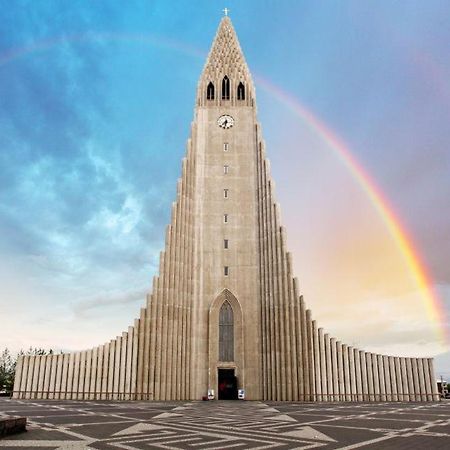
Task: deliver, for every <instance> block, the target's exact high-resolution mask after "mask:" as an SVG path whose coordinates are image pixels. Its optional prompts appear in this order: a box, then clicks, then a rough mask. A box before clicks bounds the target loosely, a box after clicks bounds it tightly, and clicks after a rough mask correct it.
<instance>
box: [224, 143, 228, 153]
mask: <svg viewBox="0 0 450 450" xmlns="http://www.w3.org/2000/svg"><path fill="white" fill-rule="evenodd" d="M223 151H224V152H227V151H228V142H225V143H224V144H223Z"/></svg>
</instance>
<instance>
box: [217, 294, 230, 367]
mask: <svg viewBox="0 0 450 450" xmlns="http://www.w3.org/2000/svg"><path fill="white" fill-rule="evenodd" d="M219 360H220V361H233V360H234V315H233V308H232V307H231V305H230V304H229V303H228V302H227V301H225V302H224V303H223V305H222V306H221V308H220V312H219Z"/></svg>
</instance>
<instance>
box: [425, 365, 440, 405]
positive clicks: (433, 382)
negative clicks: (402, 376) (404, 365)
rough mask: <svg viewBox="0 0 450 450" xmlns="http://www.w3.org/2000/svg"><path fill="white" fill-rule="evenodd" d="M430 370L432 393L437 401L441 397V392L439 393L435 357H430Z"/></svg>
mask: <svg viewBox="0 0 450 450" xmlns="http://www.w3.org/2000/svg"><path fill="white" fill-rule="evenodd" d="M428 370H429V371H430V380H431V393H432V395H433V401H436V402H437V401H439V399H440V397H439V393H438V389H437V383H436V375H435V372H434V360H433V358H429V359H428Z"/></svg>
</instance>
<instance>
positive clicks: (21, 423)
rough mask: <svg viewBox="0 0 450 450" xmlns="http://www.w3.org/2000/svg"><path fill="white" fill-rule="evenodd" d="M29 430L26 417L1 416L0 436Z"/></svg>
mask: <svg viewBox="0 0 450 450" xmlns="http://www.w3.org/2000/svg"><path fill="white" fill-rule="evenodd" d="M26 430H27V418H26V417H0V438H1V437H3V436H9V435H10V434H16V433H21V432H22V431H26Z"/></svg>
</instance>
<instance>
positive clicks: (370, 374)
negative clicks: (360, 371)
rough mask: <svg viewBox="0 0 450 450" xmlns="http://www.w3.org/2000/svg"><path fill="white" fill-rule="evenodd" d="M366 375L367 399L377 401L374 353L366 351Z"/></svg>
mask: <svg viewBox="0 0 450 450" xmlns="http://www.w3.org/2000/svg"><path fill="white" fill-rule="evenodd" d="M365 356H366V367H365V369H366V377H367V400H368V401H371V402H373V401H376V397H375V387H374V369H373V360H374V354H373V353H366V355H365Z"/></svg>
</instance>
